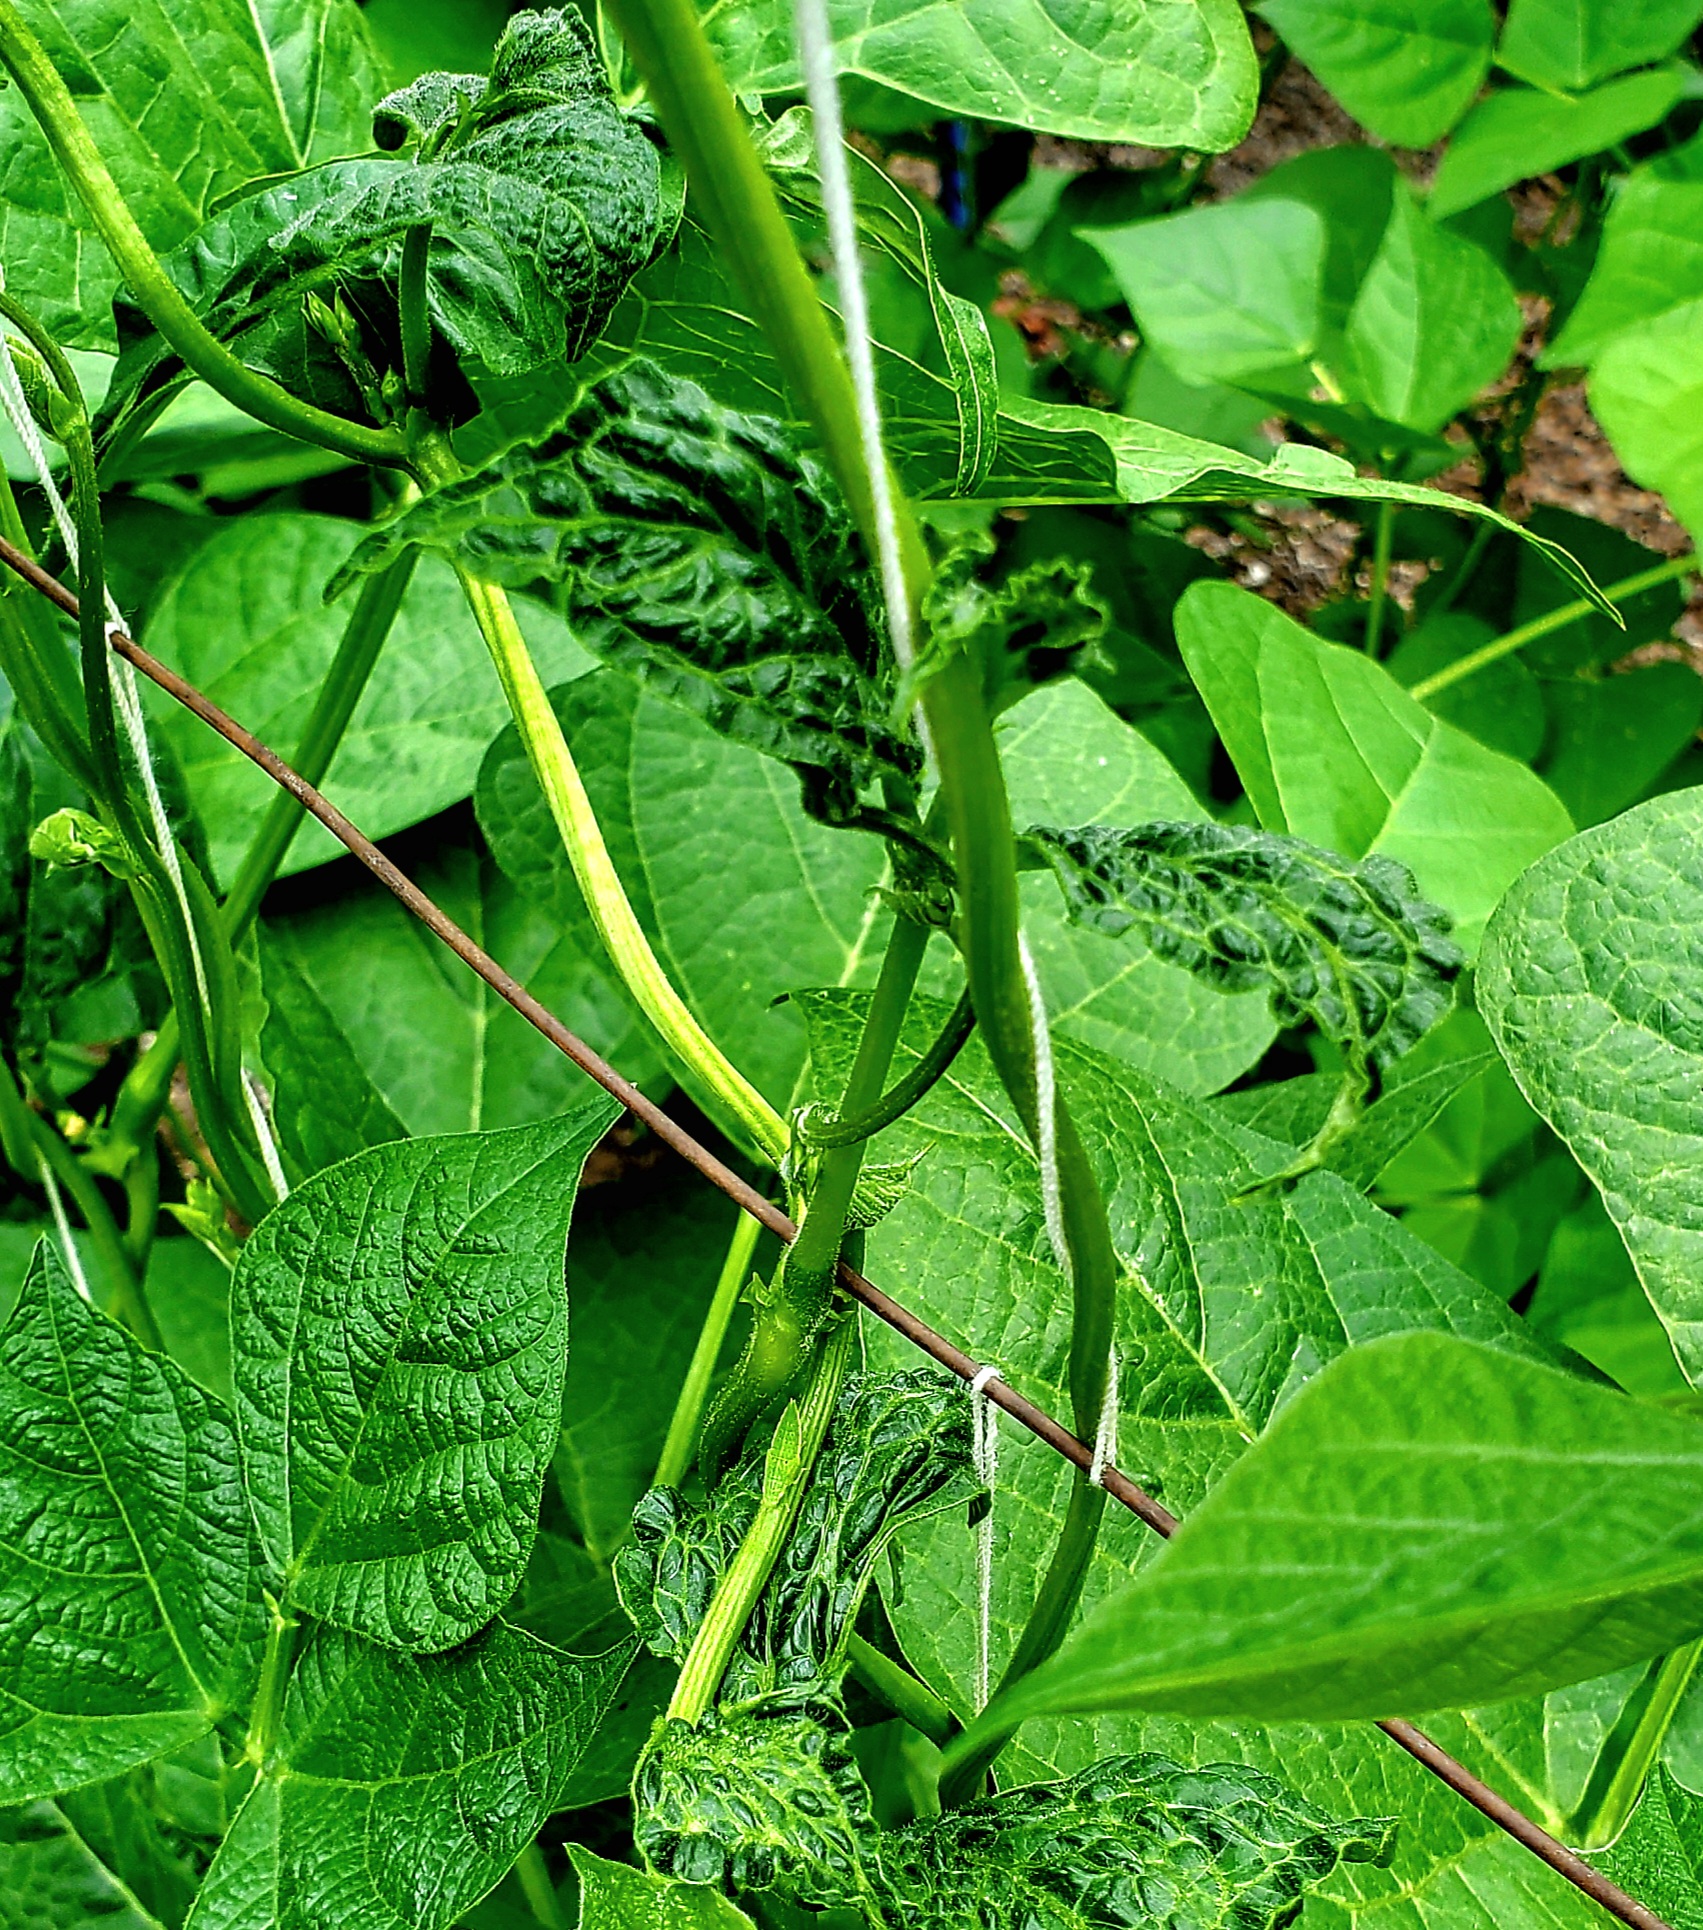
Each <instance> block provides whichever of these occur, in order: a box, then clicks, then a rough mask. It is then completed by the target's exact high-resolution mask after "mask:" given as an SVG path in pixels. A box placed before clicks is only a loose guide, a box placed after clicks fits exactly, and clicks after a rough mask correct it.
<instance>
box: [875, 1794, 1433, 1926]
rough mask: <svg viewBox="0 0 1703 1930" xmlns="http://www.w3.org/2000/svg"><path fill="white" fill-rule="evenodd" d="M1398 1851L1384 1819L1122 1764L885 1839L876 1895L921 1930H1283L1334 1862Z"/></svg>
mask: <svg viewBox="0 0 1703 1930" xmlns="http://www.w3.org/2000/svg"><path fill="white" fill-rule="evenodd" d="M1394 1837H1395V1827H1394V1825H1393V1823H1392V1822H1391V1821H1390V1820H1389V1819H1387V1818H1386V1819H1383V1820H1380V1821H1366V1820H1361V1821H1355V1822H1339V1821H1337V1820H1336V1819H1335V1818H1333V1817H1330V1816H1327V1815H1325V1814H1324V1813H1323V1812H1322V1811H1321V1810H1318V1809H1316V1808H1314V1807H1313V1806H1312V1805H1311V1804H1309V1803H1306V1802H1303V1801H1301V1800H1300V1799H1299V1798H1298V1797H1296V1796H1294V1795H1293V1794H1291V1792H1290V1791H1289V1790H1287V1789H1286V1788H1285V1787H1284V1786H1283V1784H1282V1783H1280V1782H1279V1781H1278V1780H1277V1778H1276V1777H1275V1776H1267V1775H1262V1774H1260V1773H1259V1772H1258V1771H1257V1770H1247V1769H1238V1768H1233V1767H1230V1766H1229V1765H1214V1766H1212V1767H1207V1768H1197V1769H1184V1768H1182V1767H1180V1766H1179V1765H1178V1764H1177V1763H1174V1762H1167V1761H1166V1760H1165V1758H1164V1757H1163V1756H1112V1757H1110V1758H1108V1759H1107V1760H1106V1761H1104V1762H1099V1763H1095V1764H1094V1765H1093V1767H1092V1768H1089V1769H1084V1770H1082V1771H1080V1772H1079V1773H1078V1774H1077V1775H1075V1776H1072V1777H1069V1778H1067V1779H1066V1780H1064V1781H1062V1782H1058V1783H1046V1784H1041V1785H1039V1786H1037V1787H1033V1788H1018V1789H1002V1790H1001V1792H1000V1793H999V1794H998V1795H997V1796H984V1797H982V1798H981V1799H980V1800H979V1801H976V1802H973V1803H967V1804H965V1805H964V1807H963V1808H961V1809H953V1810H948V1811H946V1812H945V1813H944V1814H942V1815H939V1816H936V1817H934V1818H932V1819H930V1820H929V1821H926V1822H918V1823H913V1824H911V1825H909V1826H908V1827H907V1828H905V1829H902V1830H896V1831H890V1832H889V1833H887V1834H886V1835H884V1836H883V1837H882V1838H881V1845H880V1848H881V1873H880V1883H881V1887H882V1889H883V1890H884V1891H885V1892H886V1893H887V1894H888V1895H890V1896H891V1898H892V1900H893V1905H894V1908H895V1910H896V1911H898V1912H900V1913H901V1914H902V1917H903V1920H904V1921H905V1922H906V1923H908V1924H913V1925H915V1926H917V1930H956V1926H958V1925H960V1924H966V1923H977V1924H981V1923H1012V1924H1017V1923H1022V1924H1031V1923H1032V1924H1037V1925H1040V1924H1044V1925H1046V1926H1047V1930H1093V1926H1096V1925H1099V1924H1103V1923H1105V1922H1107V1921H1108V1917H1107V1915H1106V1914H1105V1912H1107V1911H1108V1910H1109V1909H1116V1908H1117V1907H1118V1903H1119V1901H1120V1900H1121V1899H1122V1898H1124V1897H1126V1896H1128V1897H1141V1898H1154V1899H1158V1898H1163V1899H1164V1907H1165V1909H1166V1911H1167V1913H1168V1914H1169V1915H1170V1918H1171V1921H1172V1922H1173V1923H1187V1924H1189V1925H1190V1926H1191V1927H1192V1926H1194V1925H1199V1926H1201V1930H1241V1927H1242V1926H1246V1927H1247V1930H1277V1926H1278V1925H1281V1924H1284V1923H1288V1922H1291V1921H1293V1919H1294V1915H1295V1912H1296V1910H1297V1908H1298V1906H1299V1904H1300V1902H1301V1899H1302V1898H1303V1897H1304V1896H1305V1895H1306V1894H1307V1893H1308V1892H1309V1891H1311V1890H1313V1889H1315V1888H1316V1887H1317V1886H1318V1885H1319V1884H1320V1883H1321V1882H1323V1881H1324V1879H1325V1878H1327V1877H1328V1876H1329V1875H1330V1874H1331V1872H1332V1871H1333V1870H1334V1869H1335V1868H1336V1866H1337V1864H1338V1863H1339V1862H1347V1863H1384V1862H1387V1861H1388V1860H1389V1856H1390V1852H1391V1849H1392V1847H1393V1842H1394Z"/></svg>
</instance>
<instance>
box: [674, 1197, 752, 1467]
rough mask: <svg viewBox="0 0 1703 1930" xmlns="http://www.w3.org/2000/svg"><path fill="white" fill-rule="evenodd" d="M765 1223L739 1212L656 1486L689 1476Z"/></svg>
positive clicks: (682, 1393)
mask: <svg viewBox="0 0 1703 1930" xmlns="http://www.w3.org/2000/svg"><path fill="white" fill-rule="evenodd" d="M762 1231H763V1228H762V1223H761V1222H760V1221H758V1220H754V1219H752V1217H751V1215H750V1214H749V1213H741V1214H740V1216H739V1220H738V1223H737V1224H736V1225H735V1227H734V1229H733V1238H732V1240H731V1241H729V1243H728V1248H727V1257H726V1259H724V1260H723V1261H722V1263H721V1276H720V1278H719V1279H718V1280H717V1281H716V1285H715V1292H714V1294H713V1295H712V1296H711V1299H710V1309H709V1312H708V1313H707V1314H706V1315H705V1316H704V1324H703V1326H702V1328H700V1329H699V1332H698V1344H697V1346H696V1347H694V1348H693V1350H692V1362H691V1365H690V1366H689V1367H688V1368H687V1369H686V1379H685V1381H684V1383H683V1384H682V1386H681V1389H680V1398H679V1399H678V1400H677V1401H676V1402H675V1403H674V1417H673V1419H672V1420H671V1421H670V1422H669V1423H668V1439H667V1440H666V1441H664V1442H663V1444H662V1458H661V1459H660V1460H659V1461H658V1462H657V1464H656V1486H657V1487H659V1488H677V1487H679V1485H680V1483H681V1482H682V1481H683V1480H685V1478H686V1470H687V1469H688V1468H689V1467H690V1466H691V1465H692V1456H693V1454H694V1452H695V1451H696V1449H697V1445H698V1423H699V1422H700V1421H701V1420H702V1419H703V1415H704V1403H705V1402H706V1401H707V1400H708V1399H709V1393H710V1382H711V1381H712V1380H713V1379H714V1377H715V1370H716V1363H717V1361H719V1360H720V1359H721V1349H722V1343H723V1342H724V1341H725V1340H726V1339H727V1329H728V1326H729V1324H730V1323H731V1322H732V1319H733V1310H734V1308H735V1307H737V1306H738V1305H739V1296H740V1294H741V1292H742V1291H743V1290H744V1287H745V1280H746V1276H747V1275H748V1274H749V1273H750V1271H751V1259H752V1256H753V1255H754V1254H755V1253H756V1251H757V1241H758V1239H759V1238H760V1237H761V1236H762Z"/></svg>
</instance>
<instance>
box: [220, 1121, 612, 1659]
mask: <svg viewBox="0 0 1703 1930" xmlns="http://www.w3.org/2000/svg"><path fill="white" fill-rule="evenodd" d="M615 1111H616V1108H615V1106H614V1105H613V1103H612V1102H610V1101H608V1100H602V1099H594V1100H591V1101H588V1102H585V1103H583V1104H582V1105H581V1106H580V1107H579V1109H578V1110H577V1111H575V1112H571V1113H568V1114H566V1115H564V1117H562V1118H561V1119H559V1120H551V1121H549V1122H547V1123H546V1124H544V1125H540V1126H522V1127H517V1128H515V1129H513V1130H512V1131H509V1132H502V1133H483V1134H467V1135H463V1136H446V1137H444V1138H439V1139H415V1140H404V1141H402V1142H400V1143H398V1144H396V1145H391V1146H379V1147H375V1148H374V1149H373V1150H372V1151H370V1152H365V1153H360V1154H357V1155H356V1157H355V1158H353V1159H351V1160H348V1161H346V1162H345V1163H344V1164H343V1165H341V1166H334V1167H331V1168H329V1169H328V1170H327V1171H325V1172H323V1173H318V1174H316V1175H315V1176H314V1177H313V1178H312V1179H310V1180H308V1181H307V1182H306V1183H305V1184H304V1185H302V1186H300V1187H298V1188H297V1189H296V1191H295V1192H293V1193H292V1194H291V1195H290V1197H289V1198H288V1199H287V1200H285V1201H284V1202H283V1204H282V1205H280V1206H278V1207H277V1208H276V1209H274V1211H273V1212H272V1213H271V1214H269V1215H268V1216H267V1218H266V1220H265V1221H264V1222H263V1223H262V1224H261V1226H260V1228H259V1229H258V1230H257V1231H256V1232H255V1233H254V1234H252V1235H251V1236H250V1238H249V1240H248V1243H247V1244H246V1245H245V1246H244V1248H243V1252H242V1258H241V1260H240V1262H239V1263H238V1266H237V1270H236V1275H235V1277H234V1279H233V1281H232V1283H231V1340H232V1354H233V1372H234V1376H235V1380H236V1386H237V1402H238V1407H237V1413H238V1427H239V1430H240V1433H241V1438H242V1451H243V1471H244V1480H245V1483H246V1486H247V1489H248V1496H249V1503H250V1506H251V1508H252V1510H253V1514H254V1519H255V1525H256V1527H257V1528H258V1530H259V1533H260V1541H261V1547H262V1551H263V1554H264V1557H265V1561H266V1565H267V1569H268V1571H269V1572H270V1574H271V1575H272V1577H273V1586H274V1587H275V1588H278V1589H280V1590H281V1591H283V1592H284V1593H285V1594H286V1595H287V1598H288V1599H289V1601H291V1602H292V1603H294V1604H297V1605H299V1606H300V1607H302V1608H304V1609H306V1610H307V1611H308V1612H309V1613H310V1614H313V1615H317V1616H320V1617H322V1618H323V1619H324V1620H326V1621H330V1622H334V1623H336V1624H337V1625H338V1626H340V1627H343V1628H349V1629H353V1630H356V1631H357V1632H360V1633H363V1634H370V1635H372V1636H373V1637H374V1638H376V1639H377V1640H379V1641H382V1642H388V1643H391V1644H393V1645H395V1646H397V1647H402V1648H415V1649H441V1648H447V1647H449V1646H450V1645H451V1644H452V1643H454V1642H458V1641H463V1640H465V1639H466V1637H467V1636H469V1635H470V1634H472V1632H473V1631H474V1630H475V1629H477V1628H478V1627H480V1626H481V1624H483V1623H485V1622H487V1621H489V1620H490V1618H491V1616H492V1615H493V1614H495V1613H496V1612H497V1610H498V1609H500V1608H501V1607H502V1605H503V1603H504V1602H505V1601H507V1599H508V1597H509V1596H510V1595H511V1594H512V1593H513V1592H514V1589H515V1586H516V1585H517V1583H518V1582H519V1580H520V1577H521V1574H522V1572H523V1571H524V1569H525V1567H526V1558H527V1555H528V1552H529V1551H530V1548H531V1545H532V1536H533V1532H534V1530H535V1527H536V1523H537V1512H538V1496H539V1489H540V1484H541V1482H542V1480H543V1475H544V1469H545V1467H546V1465H547V1464H548V1462H549V1459H550V1455H551V1453H552V1451H553V1450H554V1448H555V1444H556V1431H557V1426H558V1423H559V1418H560V1413H561V1398H562V1382H563V1376H564V1373H565V1370H566V1367H567V1311H568V1310H567V1298H566V1295H565V1294H564V1292H563V1288H562V1250H563V1244H564V1241H565V1239H566V1236H567V1230H568V1219H569V1216H570V1214H571V1213H572V1210H573V1197H574V1189H575V1185H576V1183H577V1181H578V1178H579V1171H580V1167H581V1166H582V1164H583V1163H584V1161H585V1157H586V1155H587V1153H589V1152H590V1150H591V1148H592V1147H593V1146H594V1145H595V1144H596V1142H597V1140H598V1139H599V1138H600V1137H601V1136H602V1134H603V1132H604V1130H605V1129H606V1128H607V1127H608V1125H609V1123H610V1121H611V1120H612V1119H613V1117H614V1115H615Z"/></svg>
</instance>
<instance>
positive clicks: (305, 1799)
mask: <svg viewBox="0 0 1703 1930" xmlns="http://www.w3.org/2000/svg"><path fill="white" fill-rule="evenodd" d="M631 1657H632V1646H631V1644H630V1643H628V1644H623V1645H622V1646H621V1647H620V1648H617V1649H612V1650H610V1652H609V1653H608V1654H607V1655H601V1656H595V1657H591V1658H581V1657H579V1656H571V1655H563V1654H562V1653H561V1652H560V1651H559V1650H556V1649H551V1648H546V1647H545V1646H544V1644H543V1643H542V1642H536V1641H534V1640H533V1638H532V1637H531V1636H530V1635H522V1634H521V1633H520V1632H519V1631H518V1630H515V1629H511V1628H508V1627H505V1626H504V1625H503V1624H502V1623H501V1622H498V1623H496V1624H495V1625H494V1626H493V1627H492V1628H490V1629H488V1630H485V1631H484V1632H482V1633H481V1634H479V1635H478V1636H476V1637H475V1638H474V1640H473V1641H471V1642H469V1643H467V1644H465V1645H464V1646H463V1647H461V1648H459V1649H456V1650H455V1651H453V1652H452V1653H451V1654H448V1655H420V1656H407V1655H397V1654H395V1653H394V1652H391V1651H387V1650H385V1649H381V1648H379V1647H377V1646H376V1645H375V1644H373V1643H371V1642H365V1641H362V1640H361V1639H360V1638H359V1637H357V1636H353V1635H348V1634H345V1633H343V1632H341V1631H339V1630H336V1629H315V1630H314V1631H312V1633H311V1634H310V1635H309V1636H308V1637H307V1640H306V1645H305V1647H304V1649H303V1652H302V1654H301V1656H300V1659H299V1660H298V1661H297V1663H296V1666H295V1670H294V1673H293V1674H292V1676H291V1678H290V1685H289V1689H288V1691H287V1692H286V1695H285V1698H284V1708H283V1716H282V1720H281V1722H280V1724H279V1731H278V1737H277V1741H276V1744H275V1747H274V1749H273V1753H272V1755H271V1756H270V1758H269V1759H268V1761H267V1764H266V1766H265V1770H264V1773H263V1774H262V1775H261V1777H260V1779H259V1781H258V1782H257V1783H256V1784H255V1787H254V1790H253V1792H252V1793H251V1794H250V1796H249V1798H248V1800H247V1802H246V1803H244V1805H243V1807H242V1809H241V1810H240V1811H239V1812H238V1815H237V1818H236V1821H235V1822H234V1823H233V1824H232V1826H231V1832H230V1834H229V1836H227V1837H226V1838H225V1842H224V1845H223V1847H222V1848H221V1850H220V1852H219V1855H218V1857H217V1859H216V1860H215V1862H214V1864H213V1867H212V1869H211V1870H209V1871H208V1873H207V1877H206V1881H205V1882H204V1883H203V1885H202V1888H201V1893H200V1895H199V1897H198V1898H197V1899H196V1904H195V1908H194V1909H193V1910H192V1911H191V1912H190V1916H189V1926H190V1930H327V1926H329V1925H332V1924H342V1923H350V1924H354V1923H359V1924H361V1925H362V1926H370V1930H448V1926H449V1925H451V1924H454V1923H456V1922H457V1921H458V1919H459V1917H460V1913H461V1911H462V1910H463V1909H464V1908H465V1907H466V1906H467V1905H468V1904H470V1903H473V1902H475V1901H476V1900H477V1899H478V1898H479V1897H481V1896H483V1895H484V1893H485V1892H486V1891H487V1890H489V1889H491V1888H492V1887H493V1886H494V1885H495V1884H496V1883H497V1882H498V1881H499V1880H500V1879H501V1877H502V1875H503V1873H504V1872H505V1871H506V1870H507V1869H508V1867H509V1866H510V1864H511V1863H513V1861H514V1860H515V1858H516V1856H518V1855H519V1854H520V1852H521V1850H522V1849H524V1848H525V1847H526V1845H527V1844H528V1843H530V1842H531V1841H532V1838H533V1836H534V1834H535V1833H536V1831H537V1829H538V1827H539V1825H540V1824H541V1823H542V1822H543V1821H544V1819H545V1817H546V1816H548V1815H549V1814H550V1812H551V1810H553V1809H554V1808H555V1807H556V1806H557V1800H558V1798H559V1796H560V1793H561V1791H562V1790H563V1789H564V1788H565V1787H566V1786H567V1782H568V1779H569V1777H570V1776H571V1775H572V1773H573V1770H574V1766H575V1764H576V1763H577V1762H578V1760H579V1758H580V1756H581V1754H582V1753H583V1751H584V1750H585V1748H586V1746H587V1745H588V1743H589V1742H590V1741H591V1738H592V1735H593V1733H594V1732H595V1730H596V1728H597V1724H598V1721H599V1720H600V1718H601V1717H602V1715H603V1712H604V1710H605V1709H606V1708H607V1707H608V1705H609V1703H610V1701H611V1699H612V1698H613V1696H614V1694H615V1692H616V1690H617V1689H618V1688H619V1686H620V1683H621V1678H622V1676H623V1675H624V1674H625V1673H626V1670H627V1665H628V1663H629V1661H630V1660H631Z"/></svg>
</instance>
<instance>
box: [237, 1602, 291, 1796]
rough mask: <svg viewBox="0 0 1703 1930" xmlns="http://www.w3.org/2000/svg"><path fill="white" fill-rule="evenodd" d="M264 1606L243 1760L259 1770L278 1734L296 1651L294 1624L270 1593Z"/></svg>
mask: <svg viewBox="0 0 1703 1930" xmlns="http://www.w3.org/2000/svg"><path fill="white" fill-rule="evenodd" d="M266 1609H267V1613H268V1614H269V1615H270V1617H271V1620H270V1622H269V1623H268V1625H267V1629H266V1650H265V1653H264V1654H263V1655H262V1657H261V1660H260V1684H259V1687H258V1688H256V1690H255V1692H254V1706H253V1708H252V1709H251V1710H250V1712H249V1719H248V1745H247V1748H246V1749H245V1750H244V1752H243V1754H244V1760H245V1761H247V1762H251V1763H253V1764H254V1765H255V1767H256V1768H257V1769H259V1770H261V1771H262V1772H264V1771H265V1768H266V1763H267V1758H268V1757H269V1756H270V1755H271V1754H272V1745H273V1743H274V1742H275V1741H276V1740H277V1738H278V1725H279V1723H280V1721H281V1720H282V1718H283V1714H284V1694H285V1691H286V1690H287V1689H288V1688H289V1686H290V1665H291V1663H292V1662H293V1661H294V1660H295V1655H296V1630H297V1627H298V1624H297V1623H296V1622H295V1621H294V1620H292V1619H291V1617H290V1616H288V1615H286V1614H285V1613H284V1611H283V1609H282V1608H281V1607H280V1606H279V1604H278V1603H277V1602H276V1601H275V1600H274V1599H273V1597H272V1596H271V1595H270V1594H267V1596H266Z"/></svg>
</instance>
